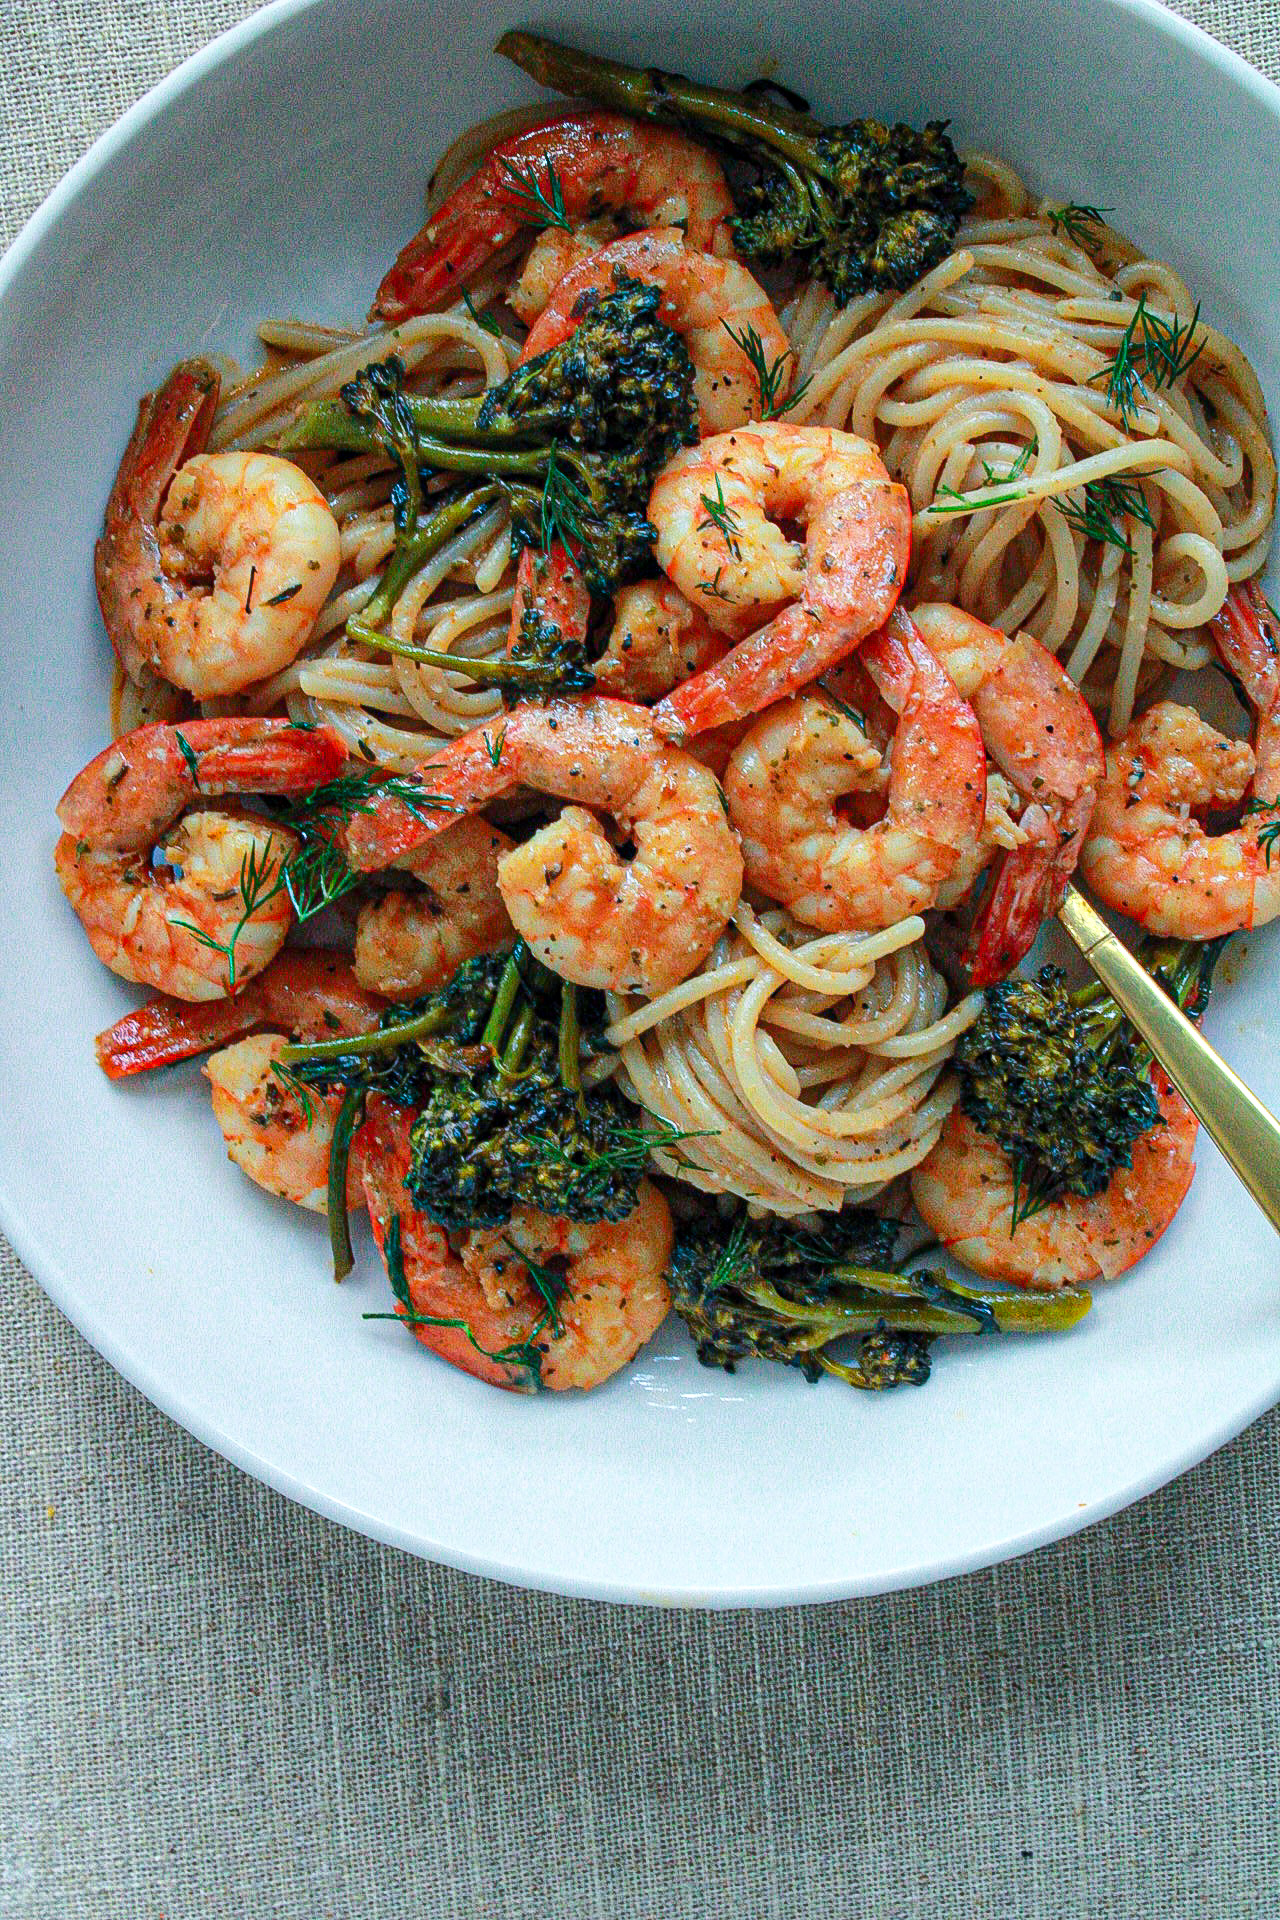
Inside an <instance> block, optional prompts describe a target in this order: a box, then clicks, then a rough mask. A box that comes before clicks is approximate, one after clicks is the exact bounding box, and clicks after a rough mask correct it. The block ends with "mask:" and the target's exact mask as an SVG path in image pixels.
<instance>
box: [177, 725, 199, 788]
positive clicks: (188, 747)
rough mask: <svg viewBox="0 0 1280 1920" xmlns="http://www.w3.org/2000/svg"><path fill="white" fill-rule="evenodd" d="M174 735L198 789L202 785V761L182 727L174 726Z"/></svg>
mask: <svg viewBox="0 0 1280 1920" xmlns="http://www.w3.org/2000/svg"><path fill="white" fill-rule="evenodd" d="M173 737H174V739H175V740H176V741H177V743H178V749H179V751H180V753H181V754H182V757H183V759H184V760H185V761H186V763H187V772H188V773H189V774H190V775H191V781H192V785H193V786H195V787H196V788H197V789H198V788H199V785H200V761H199V758H198V756H197V754H196V750H195V748H194V747H193V746H192V744H191V742H190V741H189V740H188V738H187V736H186V734H185V733H184V732H183V731H182V728H181V727H175V728H174V730H173Z"/></svg>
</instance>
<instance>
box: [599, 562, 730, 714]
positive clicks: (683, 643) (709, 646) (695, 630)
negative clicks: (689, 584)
mask: <svg viewBox="0 0 1280 1920" xmlns="http://www.w3.org/2000/svg"><path fill="white" fill-rule="evenodd" d="M613 606H614V617H613V627H612V630H611V632H610V634H609V640H608V644H607V645H606V647H605V650H604V652H603V653H602V654H601V656H600V658H599V659H598V660H597V661H596V663H595V676H596V687H597V689H598V690H599V691H600V692H601V693H611V694H615V695H616V696H618V697H619V698H620V699H624V700H636V701H640V702H647V701H649V700H660V699H661V698H662V696H663V694H665V693H670V692H671V691H672V689H673V688H675V687H678V686H679V685H680V683H681V681H683V680H687V679H688V678H689V676H690V674H692V673H697V672H698V671H699V669H700V668H702V667H706V666H710V665H711V664H712V662H713V661H716V660H719V659H721V658H722V657H723V655H724V654H725V653H726V652H727V651H728V643H727V642H726V640H725V638H724V636H723V634H719V633H717V632H716V630H715V628H714V627H713V626H711V625H710V623H709V622H708V620H707V619H706V617H705V615H704V614H702V613H701V612H700V611H699V609H698V608H697V607H691V606H690V605H689V602H688V601H687V600H686V599H685V597H684V595H683V594H682V593H681V592H680V589H679V588H678V587H673V586H672V584H671V582H670V581H669V580H640V581H637V582H636V584H635V585H634V586H630V587H623V588H622V590H621V592H620V593H618V594H617V595H616V596H615V598H614V603H613Z"/></svg>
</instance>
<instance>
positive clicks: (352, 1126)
mask: <svg viewBox="0 0 1280 1920" xmlns="http://www.w3.org/2000/svg"><path fill="white" fill-rule="evenodd" d="M364 1101H365V1089H364V1088H363V1087H350V1088H348V1090H347V1096H346V1099H345V1100H344V1101H343V1103H342V1105H341V1107H340V1108H339V1109H338V1117H337V1119H336V1120H335V1121H334V1123H333V1140H332V1142H331V1144H330V1147H329V1183H328V1194H327V1206H328V1211H329V1245H330V1247H331V1248H332V1249H333V1277H334V1279H335V1280H345V1279H346V1277H347V1275H348V1274H349V1273H350V1271H351V1269H352V1267H353V1266H354V1265H355V1255H354V1254H353V1253H352V1251H351V1223H350V1220H349V1218H348V1216H347V1167H348V1165H349V1163H350V1160H351V1142H352V1141H353V1140H354V1138H355V1134H356V1129H357V1127H358V1126H359V1125H360V1122H361V1121H362V1120H363V1119H364Z"/></svg>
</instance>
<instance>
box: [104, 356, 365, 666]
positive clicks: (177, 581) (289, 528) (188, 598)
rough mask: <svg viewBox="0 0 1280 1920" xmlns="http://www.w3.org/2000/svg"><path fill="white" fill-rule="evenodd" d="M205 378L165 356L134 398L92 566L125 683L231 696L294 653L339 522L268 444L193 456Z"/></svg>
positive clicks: (323, 592) (329, 581) (203, 422)
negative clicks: (152, 387)
mask: <svg viewBox="0 0 1280 1920" xmlns="http://www.w3.org/2000/svg"><path fill="white" fill-rule="evenodd" d="M218 390H219V383H218V375H217V372H216V370H215V369H214V368H213V367H211V366H209V365H208V364H207V362H205V361H203V360H187V361H184V362H183V363H182V365H181V366H178V367H175V369H174V371H173V372H172V373H171V374H170V375H169V378H168V379H167V380H166V381H165V383H164V385H163V386H162V387H161V388H160V389H159V391H158V392H157V393H154V394H149V395H148V396H147V397H146V399H144V400H143V402H142V405H141V407H140V409H139V412H138V422H137V426H136V427H135V428H134V432H133V437H132V439H131V440H130V442H129V445H128V447H127V448H126V450H125V455H124V458H123V460H122V461H121V463H120V471H119V473H118V474H117V476H116V482H115V485H114V486H113V488H112V489H111V497H110V499H109V500H108V502H107V511H106V518H105V521H104V524H103V531H102V538H101V539H100V540H99V541H98V543H97V546H96V547H95V549H94V577H95V580H96V583H97V589H98V605H99V607H100V609H101V612H102V620H103V624H104V626H105V627H106V629H107V634H108V637H109V638H110V641H111V644H112V646H113V647H114V648H115V650H116V654H117V657H118V658H119V661H120V664H121V666H122V667H123V669H124V671H125V673H126V674H127V675H128V677H129V678H130V679H131V680H133V681H134V682H145V681H146V679H147V676H148V675H151V674H157V675H159V677H160V678H161V679H162V680H165V681H167V682H168V683H169V684H170V685H171V686H175V687H181V688H185V690H186V691H187V692H188V693H190V694H193V695H194V696H195V697H196V698H198V699H199V698H209V697H211V696H215V695H224V694H232V693H238V692H240V690H241V689H242V688H244V687H246V686H249V685H250V684H251V683H252V682H253V681H255V680H263V679H266V678H267V676H268V675H270V674H273V673H277V672H279V671H280V669H281V668H282V667H286V666H288V664H289V662H290V661H291V660H293V659H294V658H296V656H297V654H298V653H299V652H300V651H301V649H302V647H303V646H304V645H305V643H306V641H307V638H308V636H309V635H310V632H311V629H312V627H313V626H314V624H315V618H316V615H317V614H318V613H319V611H320V608H321V607H322V606H323V604H324V601H325V599H326V598H327V596H328V593H329V589H330V587H331V586H332V585H333V583H334V580H335V579H336V578H337V574H338V566H339V563H340V559H341V551H340V549H341V541H340V537H339V534H338V523H337V521H336V520H335V519H334V517H333V515H332V514H331V513H330V511H329V507H328V503H327V501H326V500H325V497H324V495H323V494H322V493H321V492H320V489H319V488H318V487H317V486H316V485H315V483H314V481H312V480H311V479H310V478H309V477H308V476H307V475H306V474H305V473H304V472H303V471H302V469H301V467H297V466H295V465H294V464H293V462H292V461H291V460H284V459H281V458H280V456H279V455H278V454H274V453H245V452H228V453H204V452H203V451H202V449H203V447H204V444H205V442H206V440H207V438H208V435H209V429H210V427H211V425H212V423H213V416H214V413H215V411H216V409H217V404H218Z"/></svg>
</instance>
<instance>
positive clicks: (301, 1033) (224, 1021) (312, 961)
mask: <svg viewBox="0 0 1280 1920" xmlns="http://www.w3.org/2000/svg"><path fill="white" fill-rule="evenodd" d="M385 1011H386V1001H385V1000H383V999H382V998H381V997H380V996H379V995H377V994H374V993H369V992H367V991H366V989H365V988H364V987H362V986H361V985H360V983H359V981H358V980H357V979H356V977H355V974H354V973H353V971H352V967H351V956H350V954H348V953H343V952H340V951H339V950H338V949H337V948H332V947H286V948H285V950H284V952H283V953H281V954H279V955H277V957H276V958H275V959H274V960H273V961H272V963H271V965H270V966H269V967H267V968H266V970H265V971H264V972H262V973H260V974H258V975H256V976H255V978H254V979H252V980H250V981H247V982H246V984H245V985H244V986H243V987H242V988H241V990H240V992H239V993H238V994H236V996H235V998H234V999H233V1000H205V1001H200V1002H192V1001H190V1000H175V999H173V998H172V997H171V996H170V995H167V994H157V995H156V996H155V998H153V999H151V1000H148V1001H147V1002H146V1003H145V1005H143V1006H141V1007H135V1008H134V1009H133V1010H132V1012H130V1013H126V1014H123V1015H122V1016H121V1017H120V1019H119V1020H117V1021H116V1022H115V1025H114V1026H110V1027H108V1028H106V1030H105V1032H103V1033H100V1034H99V1035H98V1038H97V1040H96V1042H95V1046H96V1050H97V1055H98V1065H99V1066H100V1067H101V1068H102V1071H103V1072H104V1073H105V1074H106V1075H107V1078H108V1079H110V1080H126V1079H130V1078H132V1076H133V1075H134V1074H138V1073H151V1072H152V1071H153V1070H154V1069H155V1068H156V1067H168V1066H172V1065H174V1063H175V1062H176V1061H179V1060H190V1059H192V1058H193V1056H194V1055H196V1054H198V1053H208V1052H210V1051H212V1049H213V1048H215V1047H225V1046H226V1045H227V1044H228V1043H229V1042H230V1041H232V1040H241V1039H243V1038H244V1037H245V1035H247V1034H251V1033H260V1032H261V1031H262V1030H263V1028H270V1029H272V1030H273V1031H275V1032H277V1033H288V1034H292V1035H293V1036H294V1037H295V1038H296V1039H299V1040H332V1039H333V1038H334V1037H335V1036H336V1035H339V1034H344V1035H345V1034H357V1033H368V1032H369V1031H370V1029H371V1028H373V1027H376V1026H377V1024H378V1018H379V1015H380V1014H382V1013H384V1012H385Z"/></svg>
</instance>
